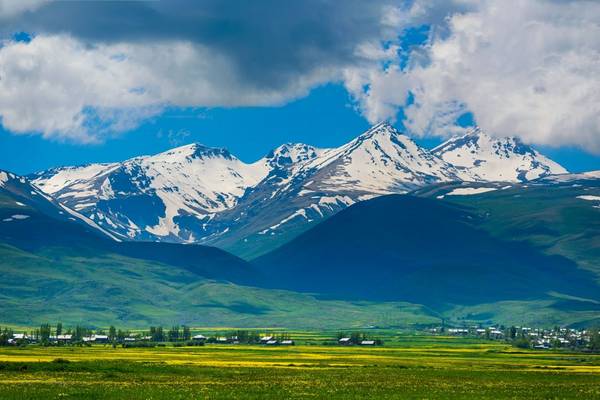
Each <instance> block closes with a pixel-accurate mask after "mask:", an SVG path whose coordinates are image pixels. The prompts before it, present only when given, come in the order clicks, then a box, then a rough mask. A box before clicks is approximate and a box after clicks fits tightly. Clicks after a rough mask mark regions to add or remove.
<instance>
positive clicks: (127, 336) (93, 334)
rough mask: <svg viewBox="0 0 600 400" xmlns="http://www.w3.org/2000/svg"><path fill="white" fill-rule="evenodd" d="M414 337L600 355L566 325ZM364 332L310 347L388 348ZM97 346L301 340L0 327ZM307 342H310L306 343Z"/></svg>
mask: <svg viewBox="0 0 600 400" xmlns="http://www.w3.org/2000/svg"><path fill="white" fill-rule="evenodd" d="M411 334H416V335H419V334H423V335H433V336H447V337H465V338H474V339H481V340H486V341H501V342H505V343H508V344H511V345H513V346H515V347H519V348H529V349H534V350H548V349H570V350H576V351H593V352H597V351H600V332H599V331H598V329H587V330H586V329H571V328H564V327H555V328H552V329H548V328H531V327H521V326H511V327H503V326H487V327H482V326H480V325H473V326H469V327H461V328H457V327H445V326H439V327H434V328H428V329H426V330H424V331H420V332H413V333H411ZM384 336H390V333H389V332H388V333H387V335H386V334H383V335H377V336H376V335H372V334H366V333H362V332H338V333H337V335H336V336H335V337H331V338H330V339H324V340H321V341H320V342H319V343H315V342H314V341H312V342H311V343H309V344H322V345H339V346H382V345H383V344H384V342H383V340H382V337H384ZM36 344H37V345H42V346H61V345H72V346H91V345H112V346H114V347H116V346H121V347H124V348H133V347H160V346H166V345H167V344H170V345H172V346H175V347H180V346H203V345H205V344H217V345H219V344H230V345H243V344H246V345H264V346H294V345H296V344H297V340H296V339H294V338H292V337H291V334H290V333H289V332H285V331H282V332H280V333H261V332H259V331H255V330H235V331H230V332H219V333H218V334H215V333H213V334H209V333H207V332H204V334H203V333H200V332H196V331H194V332H192V329H191V328H189V327H187V326H182V327H179V326H174V327H172V328H170V329H168V330H167V329H164V328H163V327H160V326H158V327H150V329H149V330H147V331H124V330H120V329H119V330H117V329H116V328H115V327H113V326H111V327H110V328H109V329H108V330H107V331H105V330H102V329H97V330H94V331H92V330H89V329H86V328H82V327H79V326H77V327H75V328H74V329H63V327H62V324H60V323H59V324H57V325H55V326H51V325H49V324H43V325H41V326H40V328H38V329H33V330H31V331H29V332H16V331H13V330H12V329H10V328H4V329H0V346H26V345H36ZM302 344H306V343H302Z"/></svg>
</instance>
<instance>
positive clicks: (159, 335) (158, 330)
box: [150, 326, 165, 342]
mask: <svg viewBox="0 0 600 400" xmlns="http://www.w3.org/2000/svg"><path fill="white" fill-rule="evenodd" d="M150 336H151V337H152V341H153V342H164V341H165V334H164V333H163V328H162V326H159V327H154V326H151V327H150Z"/></svg>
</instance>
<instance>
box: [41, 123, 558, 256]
mask: <svg viewBox="0 0 600 400" xmlns="http://www.w3.org/2000/svg"><path fill="white" fill-rule="evenodd" d="M566 172H567V171H566V170H565V169H564V168H562V167H561V166H560V165H558V164H557V163H555V162H553V161H552V160H549V159H548V158H546V157H544V156H543V155H541V154H540V153H539V152H537V151H536V150H534V149H533V148H531V147H530V146H527V145H525V144H523V143H521V142H520V141H519V140H518V139H515V138H505V139H494V138H491V137H489V136H487V135H485V134H484V133H482V132H481V131H480V130H478V129H474V130H472V131H471V132H469V133H467V134H466V135H464V136H462V137H458V138H452V139H450V140H449V141H447V142H445V143H443V144H442V145H440V146H438V147H437V148H435V149H433V150H431V151H430V150H427V149H425V148H423V147H420V146H419V145H417V144H416V143H415V142H414V141H413V140H412V139H410V138H409V137H407V136H405V135H403V134H401V133H400V132H398V131H397V130H396V129H395V128H393V127H392V126H390V125H389V124H386V123H382V124H378V125H376V126H374V127H372V128H371V129H369V130H368V131H367V132H365V133H363V134H362V135H360V136H358V137H357V138H356V139H354V140H352V141H351V142H349V143H347V144H345V145H343V146H341V147H339V148H333V149H319V148H315V147H313V146H310V145H306V144H284V145H282V146H280V147H278V148H277V149H274V150H273V151H271V152H270V153H269V154H267V155H266V156H265V157H263V158H261V159H260V160H258V161H256V162H254V163H251V164H247V163H244V162H242V161H241V160H239V159H238V158H236V157H235V156H234V155H232V154H231V153H230V152H228V151H227V150H225V149H214V148H208V147H205V146H202V145H200V144H191V145H186V146H182V147H179V148H176V149H173V150H169V151H167V152H164V153H161V154H158V155H155V156H144V157H136V158H133V159H130V160H126V161H124V162H121V163H111V164H90V165H86V166H80V167H61V168H54V169H51V170H47V171H43V172H40V173H37V174H34V175H32V176H30V177H29V178H30V179H31V180H32V182H33V183H34V184H35V185H36V186H37V187H39V188H40V189H41V190H43V191H44V192H45V193H47V194H49V195H52V196H53V197H54V198H56V199H57V200H58V201H60V202H61V203H62V204H64V205H65V206H68V207H70V208H72V209H73V210H75V211H77V212H79V213H81V214H82V215H85V216H86V217H87V218H89V219H90V220H92V221H94V222H95V223H97V224H98V225H99V226H101V227H102V228H103V229H105V230H106V231H108V232H110V233H111V234H113V235H115V236H116V237H119V238H120V239H122V240H152V241H165V242H176V243H201V244H210V245H214V246H217V247H221V248H224V249H227V250H229V251H232V252H233V253H235V254H238V255H240V256H244V257H247V258H252V257H255V256H258V255H260V254H263V253H265V252H267V251H268V250H269V249H271V248H272V247H273V245H274V243H283V242H285V241H288V240H290V239H291V238H293V237H295V236H297V235H298V234H300V233H302V232H303V231H305V230H306V229H308V228H309V227H311V226H313V225H315V224H316V223H318V222H319V221H320V220H322V219H324V218H327V217H329V216H331V215H334V214H335V213H337V212H338V211H340V210H342V209H344V208H346V207H348V206H350V205H352V204H354V203H356V202H359V201H362V200H365V199H370V198H373V197H376V196H381V195H386V194H401V193H407V192H409V191H411V190H415V189H417V188H419V187H423V186H426V185H430V184H433V183H439V182H452V181H465V182H487V181H507V182H526V181H530V180H534V179H538V178H542V177H545V176H549V175H554V174H562V173H566Z"/></svg>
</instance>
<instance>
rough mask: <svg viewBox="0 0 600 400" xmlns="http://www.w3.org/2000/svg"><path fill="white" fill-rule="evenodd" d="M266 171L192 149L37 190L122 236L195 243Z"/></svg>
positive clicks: (75, 170)
mask: <svg viewBox="0 0 600 400" xmlns="http://www.w3.org/2000/svg"><path fill="white" fill-rule="evenodd" d="M268 170H269V167H268V166H267V165H266V164H265V162H264V160H260V161H259V162H257V163H254V164H245V163H243V162H242V161H240V160H238V159H237V158H235V157H234V156H232V155H231V154H230V153H229V152H228V151H227V150H224V149H213V148H208V147H205V146H202V145H199V144H191V145H187V146H182V147H178V148H176V149H173V150H169V151H167V152H164V153H160V154H157V155H155V156H146V157H136V158H133V159H131V160H127V161H125V162H123V163H113V164H92V165H87V166H83V167H67V168H57V169H54V170H50V171H46V172H43V173H41V174H39V175H37V176H36V177H35V179H34V183H35V184H36V185H38V186H39V187H40V188H41V189H42V190H44V191H45V192H46V193H48V194H51V195H53V196H54V197H56V198H57V199H58V200H59V201H61V202H62V203H64V204H66V205H68V206H70V207H72V208H74V209H75V210H77V211H80V212H81V213H84V214H85V215H87V216H88V217H89V218H91V219H93V220H95V221H97V222H98V223H99V224H100V225H102V226H105V227H106V228H107V229H110V230H112V231H114V232H115V233H116V234H118V235H120V236H124V237H129V238H132V239H158V240H170V241H189V242H193V241H195V240H197V239H199V236H198V233H199V231H202V225H203V224H206V223H207V222H208V221H210V220H211V219H212V218H213V217H214V214H215V213H218V212H221V211H223V210H226V209H229V208H231V207H233V206H234V205H235V204H236V202H237V200H238V199H239V198H240V197H241V196H242V195H243V194H244V192H245V190H246V189H247V188H249V187H251V186H254V185H256V184H257V183H258V182H259V181H261V180H262V179H263V178H264V177H265V176H266V174H267V172H268Z"/></svg>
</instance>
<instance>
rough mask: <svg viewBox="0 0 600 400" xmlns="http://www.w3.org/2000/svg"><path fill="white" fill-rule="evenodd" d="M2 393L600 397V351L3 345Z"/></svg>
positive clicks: (464, 342)
mask: <svg viewBox="0 0 600 400" xmlns="http://www.w3.org/2000/svg"><path fill="white" fill-rule="evenodd" d="M307 343H310V341H308V342H307ZM0 397H1V398H2V399H30V398H45V399H54V398H61V399H68V398H72V399H105V398H110V399H113V398H114V399H180V398H181V399H183V398H185V399H195V398H209V399H232V398H236V399H252V398H266V399H284V398H286V399H287V398H293V399H295V398H298V399H320V398H327V399H348V398H350V399H366V398H402V399H405V398H419V399H422V398H427V399H440V398H441V399H446V398H448V399H450V398H451V399H463V398H464V399H467V398H468V399H472V398H494V399H503V398H530V399H537V398H539V399H548V398H553V399H554V398H559V399H560V398H580V399H591V398H600V355H589V354H573V353H563V352H546V351H540V352H535V351H528V350H525V351H523V350H517V349H515V348H512V347H510V346H508V345H505V344H503V343H498V342H480V341H476V340H468V339H458V338H439V337H435V338H432V337H426V336H399V337H395V338H394V339H393V342H391V343H390V344H388V345H386V346H384V347H378V348H359V347H339V346H323V345H306V344H302V345H298V346H292V347H262V346H244V345H206V346H203V347H168V346H167V347H157V348H149V349H123V348H116V349H113V348H112V347H110V346H93V347H83V348H80V347H50V348H41V347H33V346H31V347H26V348H22V349H21V348H2V349H0Z"/></svg>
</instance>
